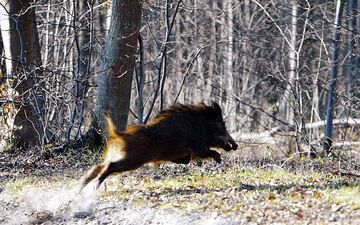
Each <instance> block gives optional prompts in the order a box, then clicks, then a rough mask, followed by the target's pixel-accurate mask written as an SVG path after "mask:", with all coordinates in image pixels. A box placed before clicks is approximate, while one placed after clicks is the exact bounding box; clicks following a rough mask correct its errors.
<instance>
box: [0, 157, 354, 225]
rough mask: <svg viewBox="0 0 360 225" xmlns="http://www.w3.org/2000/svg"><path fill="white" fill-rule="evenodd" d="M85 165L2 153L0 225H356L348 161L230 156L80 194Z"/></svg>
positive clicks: (125, 177)
mask: <svg viewBox="0 0 360 225" xmlns="http://www.w3.org/2000/svg"><path fill="white" fill-rule="evenodd" d="M223 155H225V154H223ZM95 157H98V156H95ZM92 161H93V159H90V158H86V154H78V153H76V152H70V153H67V154H65V155H53V156H51V157H49V155H48V156H46V157H42V154H37V153H36V152H32V153H31V151H30V153H29V152H23V153H1V154H0V224H9V225H10V224H59V225H60V224H104V225H105V224H124V225H125V224H126V225H131V224H175V225H176V224H179V225H180V224H181V225H185V224H204V225H205V224H206V225H208V224H210V225H212V224H214V225H215V224H224V225H231V224H360V183H359V181H360V176H359V175H358V172H357V171H358V168H357V167H358V165H356V163H353V161H352V160H351V159H348V158H347V159H346V158H341V157H339V158H336V159H312V160H310V159H292V160H290V159H287V160H286V161H284V160H268V159H267V160H265V159H257V160H245V159H243V158H241V157H240V156H239V153H236V152H234V153H230V154H227V155H226V156H224V160H223V161H224V162H223V163H222V164H216V163H214V162H212V161H202V162H201V161H194V162H192V163H190V164H189V165H186V166H185V165H176V164H171V163H169V164H163V165H161V166H160V167H152V166H149V165H146V166H144V167H142V168H140V169H138V170H135V171H131V172H126V173H123V174H121V175H118V176H113V177H111V178H110V179H108V180H107V181H106V182H105V185H102V186H101V188H100V189H99V190H98V191H96V192H81V193H79V192H78V191H77V190H76V189H77V185H78V181H79V178H80V177H81V176H82V174H83V173H85V171H86V169H87V168H88V167H89V165H90V164H91V162H92Z"/></svg>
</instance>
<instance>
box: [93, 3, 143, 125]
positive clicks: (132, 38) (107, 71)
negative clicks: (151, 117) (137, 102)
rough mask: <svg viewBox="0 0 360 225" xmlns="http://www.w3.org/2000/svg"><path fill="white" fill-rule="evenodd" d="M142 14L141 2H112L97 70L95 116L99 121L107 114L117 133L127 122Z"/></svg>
mask: <svg viewBox="0 0 360 225" xmlns="http://www.w3.org/2000/svg"><path fill="white" fill-rule="evenodd" d="M141 13H142V2H141V1H134V0H113V1H112V12H111V23H110V30H109V33H108V36H107V39H106V46H105V50H104V53H103V57H102V61H101V66H100V77H99V84H98V95H97V102H96V114H97V116H98V117H99V119H100V121H102V120H103V112H104V111H107V112H109V113H110V114H111V116H112V118H113V120H114V123H115V125H116V127H117V128H118V129H119V130H123V129H124V128H125V127H126V123H127V119H128V113H129V105H130V95H131V81H132V75H133V72H134V66H135V53H136V46H137V38H138V35H139V28H140V22H141Z"/></svg>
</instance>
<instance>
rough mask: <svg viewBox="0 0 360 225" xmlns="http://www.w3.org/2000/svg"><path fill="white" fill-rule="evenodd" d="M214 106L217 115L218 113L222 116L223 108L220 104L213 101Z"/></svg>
mask: <svg viewBox="0 0 360 225" xmlns="http://www.w3.org/2000/svg"><path fill="white" fill-rule="evenodd" d="M212 108H213V110H214V112H215V114H216V115H218V116H220V117H221V116H222V112H221V108H220V106H219V104H217V103H216V102H213V103H212Z"/></svg>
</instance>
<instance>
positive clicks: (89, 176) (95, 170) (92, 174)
mask: <svg viewBox="0 0 360 225" xmlns="http://www.w3.org/2000/svg"><path fill="white" fill-rule="evenodd" d="M104 167H105V166H104V165H95V166H93V167H91V169H89V170H88V172H86V174H85V175H84V176H83V177H82V182H81V189H80V190H82V189H83V188H84V187H85V186H86V185H87V184H88V183H89V182H90V181H92V180H93V179H94V178H96V177H97V176H98V175H99V173H101V171H102V170H103V168H104Z"/></svg>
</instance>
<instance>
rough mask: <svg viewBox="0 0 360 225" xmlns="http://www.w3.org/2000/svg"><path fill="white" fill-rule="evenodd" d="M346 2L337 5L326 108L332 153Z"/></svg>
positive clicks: (326, 144) (327, 137) (327, 140)
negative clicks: (341, 33) (341, 37)
mask: <svg viewBox="0 0 360 225" xmlns="http://www.w3.org/2000/svg"><path fill="white" fill-rule="evenodd" d="M344 3H345V1H342V0H338V1H337V5H336V17H335V27H334V28H335V30H334V39H333V53H332V59H331V71H330V82H329V88H328V91H327V102H326V106H325V112H326V119H325V120H326V126H325V131H324V133H325V141H324V150H325V151H326V152H330V148H331V145H332V130H333V123H332V122H333V110H334V109H333V107H334V92H335V87H336V77H337V70H338V58H339V42H340V29H341V15H342V11H343V8H344Z"/></svg>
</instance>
